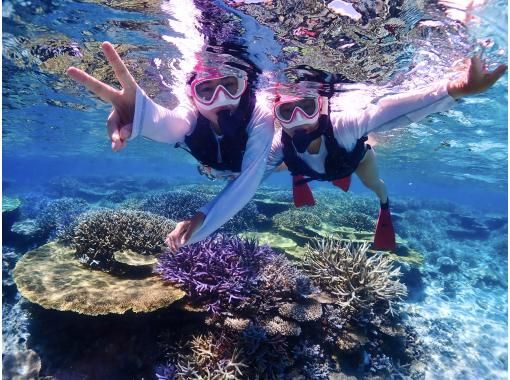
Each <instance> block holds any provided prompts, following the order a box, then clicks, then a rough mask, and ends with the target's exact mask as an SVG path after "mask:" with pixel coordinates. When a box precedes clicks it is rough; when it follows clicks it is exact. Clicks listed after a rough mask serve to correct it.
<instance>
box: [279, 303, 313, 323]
mask: <svg viewBox="0 0 510 380" xmlns="http://www.w3.org/2000/svg"><path fill="white" fill-rule="evenodd" d="M278 313H279V314H280V315H281V316H284V317H287V318H290V319H292V320H294V321H297V322H310V321H316V320H318V319H319V318H320V317H321V316H322V306H321V304H320V303H319V302H317V301H315V300H313V299H310V300H305V301H302V302H301V303H283V304H281V305H280V307H279V308H278Z"/></svg>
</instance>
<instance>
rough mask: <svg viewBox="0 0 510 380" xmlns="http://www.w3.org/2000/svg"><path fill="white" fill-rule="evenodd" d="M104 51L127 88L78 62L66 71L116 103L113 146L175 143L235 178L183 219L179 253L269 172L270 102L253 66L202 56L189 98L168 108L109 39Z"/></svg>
mask: <svg viewBox="0 0 510 380" xmlns="http://www.w3.org/2000/svg"><path fill="white" fill-rule="evenodd" d="M102 49H103V51H104V54H105V56H106V58H107V59H108V61H109V63H110V65H111V66H112V68H113V71H114V73H115V75H116V77H117V78H118V80H119V82H120V84H121V86H122V89H121V90H118V89H115V88H113V87H111V86H109V85H107V84H106V83H103V82H101V81H99V80H97V79H96V78H94V77H92V76H90V75H88V74H87V73H85V72H84V71H82V70H80V69H78V68H75V67H70V68H69V69H68V70H67V73H68V75H69V76H70V77H71V78H73V79H74V80H76V81H77V82H80V83H82V84H83V85H85V87H86V88H87V89H89V90H90V91H91V92H93V93H94V94H96V95H97V96H99V97H100V98H101V99H102V100H104V101H106V102H109V103H111V104H112V105H113V110H112V112H111V113H110V116H109V117H108V121H107V129H108V135H109V137H110V140H111V142H112V149H113V150H114V151H118V150H121V149H123V148H124V147H125V146H126V142H127V141H128V140H131V139H133V138H135V137H137V136H144V137H146V138H149V139H151V140H154V141H158V142H162V143H167V144H177V145H179V146H182V147H184V148H185V149H186V150H188V151H189V152H190V153H191V154H192V155H193V156H194V157H195V158H196V159H197V160H198V161H199V163H200V170H201V172H202V173H204V174H206V175H207V176H209V177H215V178H223V179H228V180H229V183H228V184H227V185H226V187H225V188H224V189H223V190H222V191H221V192H220V193H219V194H218V195H217V196H216V197H215V198H214V199H213V200H211V201H210V202H209V203H208V204H206V205H204V206H203V207H202V208H200V209H199V210H197V212H196V213H195V215H194V216H193V217H192V218H190V219H188V220H184V221H181V222H180V223H178V224H177V226H176V227H175V229H174V230H173V231H172V232H171V233H170V234H169V235H168V237H167V239H166V243H167V244H168V246H169V247H170V249H171V250H173V251H176V250H177V249H178V248H179V247H181V246H183V245H185V244H190V243H194V242H197V241H200V240H202V239H204V238H206V237H207V236H208V235H210V234H211V233H213V232H214V231H216V230H217V229H218V228H219V227H221V226H222V225H223V224H224V223H226V222H227V221H228V220H229V219H230V218H232V217H233V216H234V215H235V214H236V213H237V212H239V211H240V210H241V209H242V208H243V207H244V206H245V205H246V203H248V201H249V200H250V199H251V198H252V197H253V195H254V193H255V191H256V190H257V188H258V186H259V183H260V182H261V180H262V178H263V175H264V171H265V167H266V163H267V156H268V154H269V151H270V148H271V141H272V138H273V132H274V127H273V116H272V111H271V108H270V105H269V104H268V103H267V102H264V101H263V100H262V99H259V98H258V97H257V96H256V94H255V90H254V88H253V84H254V83H253V81H254V67H253V66H250V65H246V64H243V63H244V62H243V63H240V62H239V60H235V59H233V57H232V59H231V60H230V59H228V58H226V59H223V61H222V62H219V63H218V62H212V63H208V59H207V58H205V59H201V60H199V63H198V64H197V65H196V66H195V70H194V72H193V73H192V74H191V75H190V77H189V80H188V81H187V86H186V93H187V95H188V102H185V103H181V104H180V105H179V106H177V107H176V108H175V109H173V110H169V109H167V108H165V107H162V106H160V105H158V104H156V103H155V102H153V101H152V100H151V99H150V98H149V97H148V96H147V95H146V94H145V93H144V91H143V90H142V89H141V88H140V87H139V86H138V84H137V83H136V81H135V80H134V78H133V77H132V75H131V74H130V72H129V71H128V69H127V68H126V66H125V64H124V63H123V61H122V59H121V58H120V57H119V55H118V54H117V52H116V51H115V49H114V47H113V46H112V45H111V44H110V43H108V42H104V43H103V44H102ZM203 56H205V57H207V54H205V53H204V55H203ZM223 58H225V57H223ZM183 90H184V89H183Z"/></svg>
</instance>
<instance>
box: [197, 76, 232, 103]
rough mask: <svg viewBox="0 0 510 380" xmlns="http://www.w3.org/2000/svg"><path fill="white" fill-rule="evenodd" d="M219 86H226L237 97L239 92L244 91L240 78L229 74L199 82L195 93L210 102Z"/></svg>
mask: <svg viewBox="0 0 510 380" xmlns="http://www.w3.org/2000/svg"><path fill="white" fill-rule="evenodd" d="M218 86H223V88H225V90H227V92H228V93H229V94H230V96H232V97H237V96H238V95H239V92H240V91H242V86H241V84H240V80H239V78H236V77H235V76H227V77H223V78H216V79H209V80H203V81H201V82H199V83H198V84H196V86H195V93H196V94H197V96H198V97H199V98H200V99H202V100H204V101H206V102H208V101H210V100H211V99H212V97H213V96H214V93H215V92H216V88H217V87H218Z"/></svg>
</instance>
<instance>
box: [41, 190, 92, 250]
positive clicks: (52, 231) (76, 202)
mask: <svg viewBox="0 0 510 380" xmlns="http://www.w3.org/2000/svg"><path fill="white" fill-rule="evenodd" d="M88 208H89V205H88V204H87V202H85V201H84V200H82V199H77V198H60V199H56V200H52V201H50V202H48V204H47V205H45V206H44V208H43V209H42V210H41V211H39V212H38V213H37V218H36V223H37V225H38V227H39V228H40V229H41V231H42V234H43V235H44V236H48V237H49V238H50V239H51V238H55V237H56V238H57V239H58V240H61V241H63V242H66V243H67V242H69V241H70V240H71V238H72V236H73V228H74V227H75V226H76V222H77V219H78V217H79V216H80V215H81V214H83V213H84V212H85V211H87V210H88Z"/></svg>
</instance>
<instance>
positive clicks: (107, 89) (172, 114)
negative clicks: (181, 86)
mask: <svg viewBox="0 0 510 380" xmlns="http://www.w3.org/2000/svg"><path fill="white" fill-rule="evenodd" d="M101 47H102V48H103V52H104V54H105V56H106V58H107V59H108V62H109V63H110V65H111V66H112V68H113V71H114V73H115V76H116V77H117V79H118V80H119V82H120V84H121V86H122V89H121V90H117V89H115V88H113V87H111V86H109V85H108V84H106V83H103V82H101V81H100V80H98V79H96V78H94V77H93V76H91V75H89V74H87V73H86V72H84V71H83V70H80V69H78V68H76V67H70V68H69V69H67V74H68V75H69V76H70V77H71V78H72V79H74V80H75V81H77V82H79V83H81V84H83V85H84V86H85V87H87V89H89V90H90V91H91V92H93V93H94V94H96V95H97V96H99V97H100V98H101V99H102V100H104V101H105V102H108V103H111V104H112V106H113V110H112V112H111V113H110V115H109V117H108V121H107V123H106V125H107V129H108V136H109V137H110V140H111V142H112V149H113V150H114V151H119V150H121V149H123V148H124V147H125V146H126V141H127V140H131V139H133V138H135V137H136V136H138V135H139V134H141V135H142V136H145V137H147V138H150V139H152V140H156V141H160V142H165V143H175V142H179V141H182V140H183V139H184V136H186V134H188V133H190V132H191V129H192V126H194V125H195V122H196V112H195V110H194V109H193V107H191V105H180V106H179V107H177V108H176V109H175V110H168V109H166V108H164V107H161V106H159V105H157V104H156V103H154V102H153V101H152V100H151V99H149V97H148V96H147V95H145V93H144V92H143V91H142V89H141V88H140V87H139V86H138V84H137V83H136V81H135V80H134V78H133V76H132V75H131V73H130V72H129V70H128V69H127V67H126V65H125V64H124V62H123V61H122V59H121V58H120V56H119V55H118V53H117V52H116V51H115V48H114V47H113V45H112V44H110V43H109V42H103V44H102V45H101Z"/></svg>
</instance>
